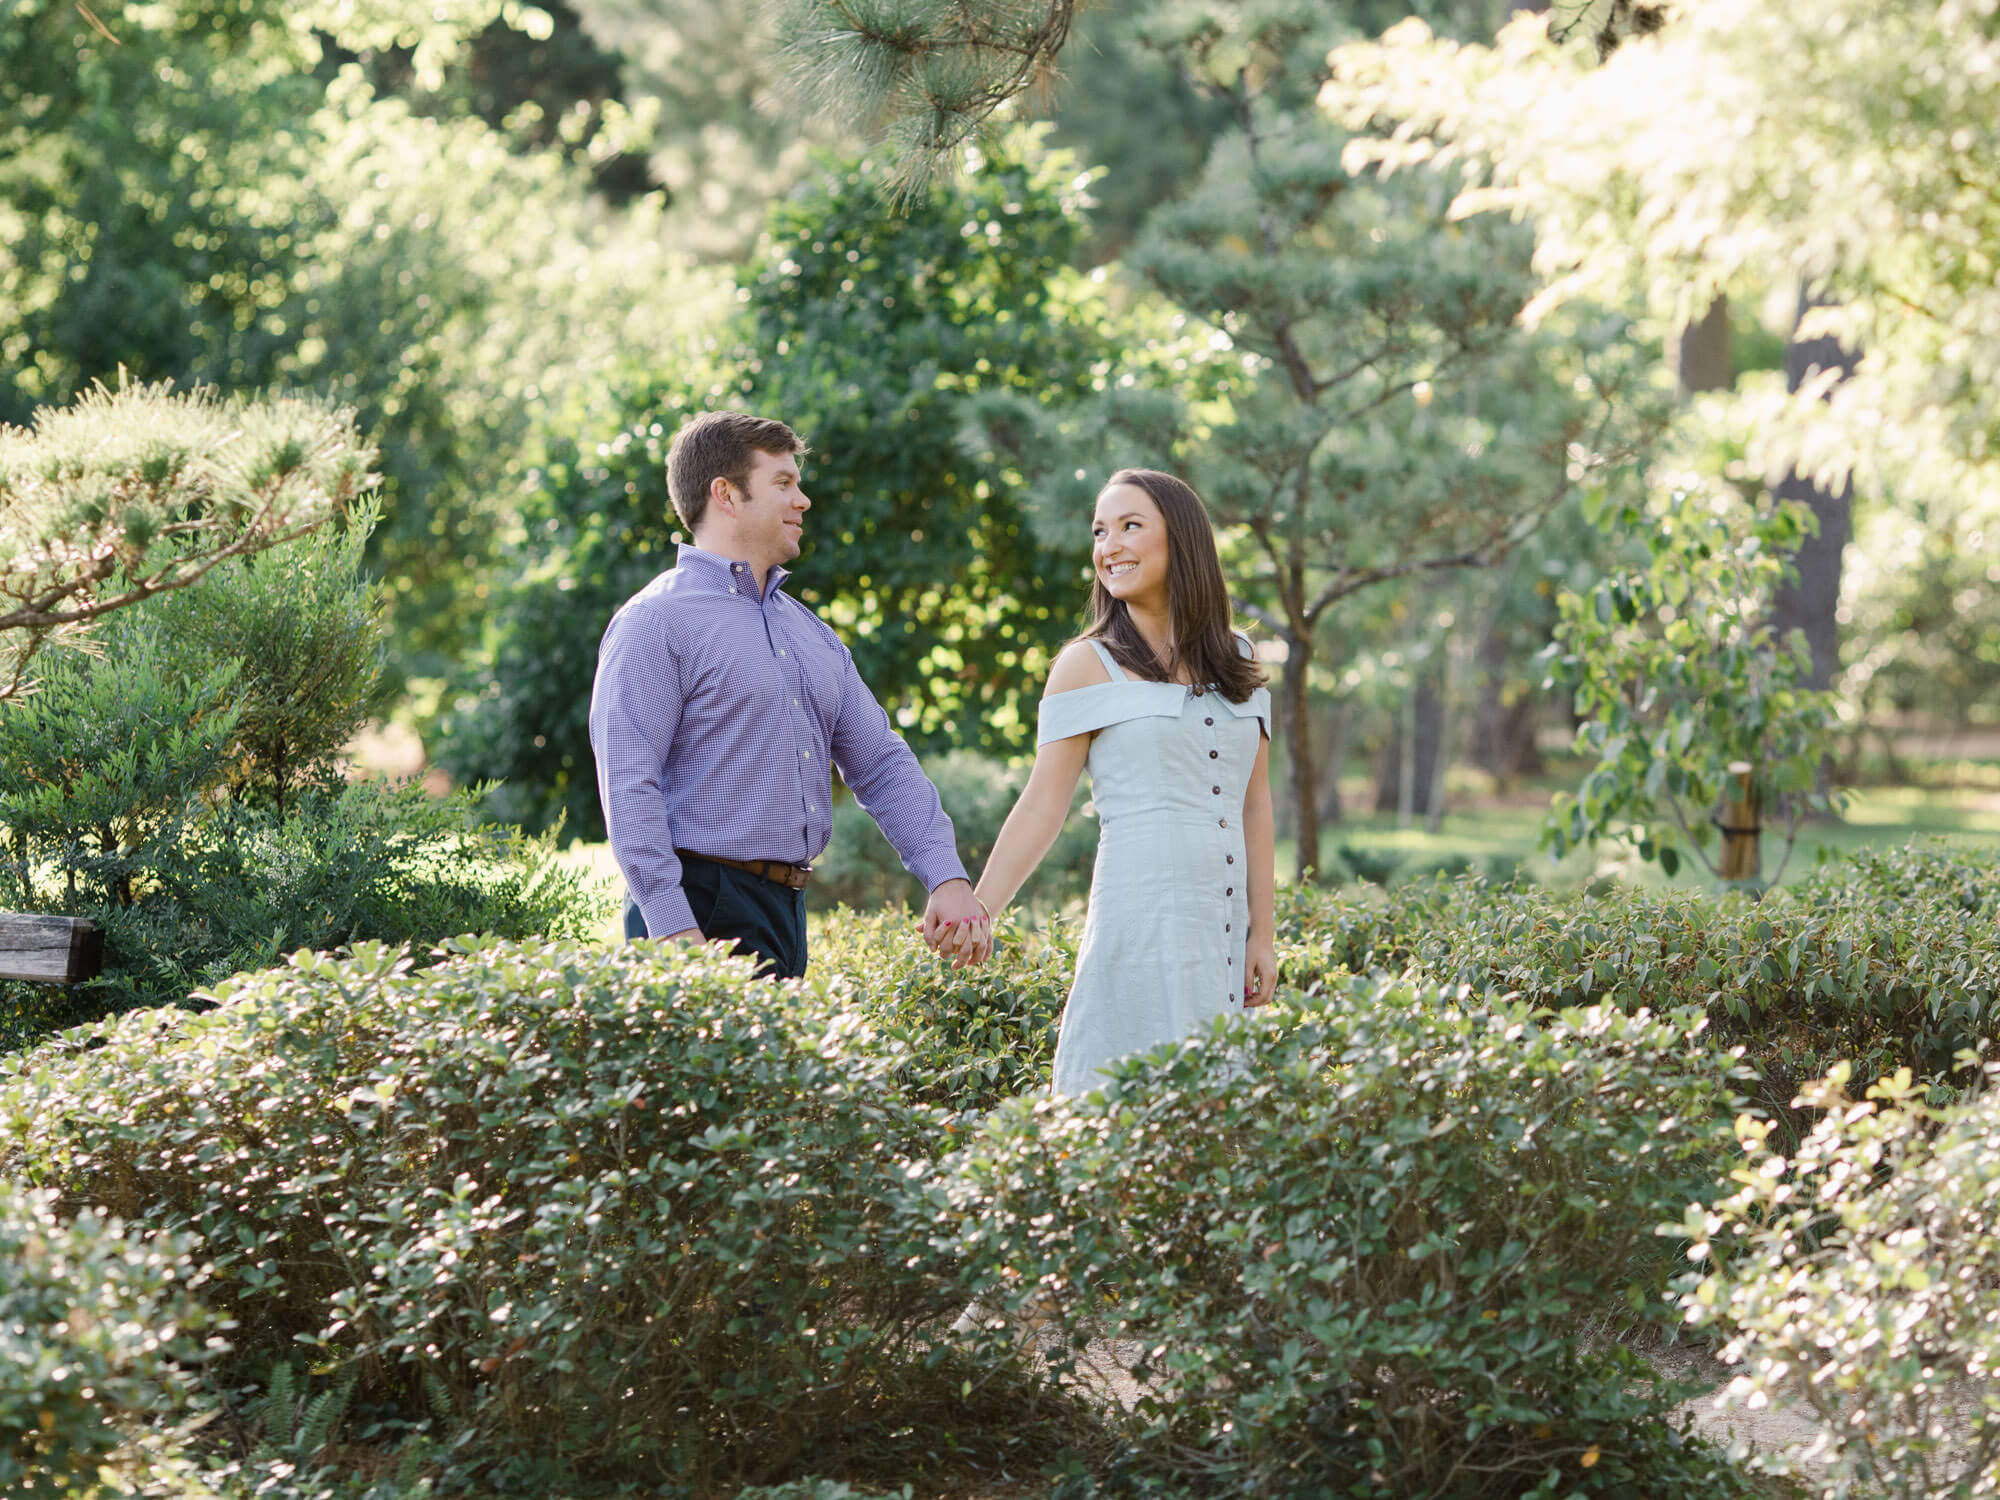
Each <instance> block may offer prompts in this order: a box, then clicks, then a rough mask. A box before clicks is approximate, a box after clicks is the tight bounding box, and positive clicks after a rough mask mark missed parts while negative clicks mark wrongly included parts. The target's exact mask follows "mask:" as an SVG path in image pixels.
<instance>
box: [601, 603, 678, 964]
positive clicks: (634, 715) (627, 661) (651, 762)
mask: <svg viewBox="0 0 2000 1500" xmlns="http://www.w3.org/2000/svg"><path fill="white" fill-rule="evenodd" d="M680 719H681V681H680V670H679V667H678V664H677V663H676V662H675V661H674V657H673V652H672V650H671V648H669V646H668V645H667V643H666V641H665V640H664V639H662V638H661V635H660V632H659V629H658V626H657V624H656V623H655V622H653V621H649V620H646V619H644V618H643V617H641V616H635V615H633V614H631V613H626V614H621V615H619V616H617V617H616V618H615V619H613V620H612V622H611V627H610V629H608V630H607V631H605V633H604V644H603V646H602V647H601V648H599V650H598V654H597V678H596V681H595V682H594V683H593V684H592V685H591V690H590V747H591V750H592V752H593V753H594V754H595V756H596V758H597V800H598V803H599V805H601V806H602V807H603V809H604V827H605V831H606V833H607V834H608V836H609V837H610V840H611V852H612V854H613V855H614V856H616V858H617V860H618V868H619V869H620V870H621V871H623V872H624V875H625V884H626V886H627V888H628V889H629V890H630V891H631V892H632V898H633V900H635V901H637V902H638V903H639V910H640V912H641V913H642V914H643V915H644V916H645V919H646V931H647V932H648V933H650V934H652V935H653V936H654V937H675V938H680V939H684V940H693V941H699V940H700V938H701V932H700V930H699V929H698V928H697V927H696V925H695V920H694V909H693V908H692V907H690V906H689V905H688V899H687V894H686V893H685V892H684V891H683V890H682V889H681V861H680V856H679V855H677V854H675V853H674V834H673V828H672V826H671V825H670V824H669V822H668V820H667V802H666V796H665V791H666V781H665V778H666V771H667V752H668V751H669V750H670V749H671V748H672V747H673V742H674V734H675V731H676V730H678V729H679V727H680Z"/></svg>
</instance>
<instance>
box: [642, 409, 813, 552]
mask: <svg viewBox="0 0 2000 1500" xmlns="http://www.w3.org/2000/svg"><path fill="white" fill-rule="evenodd" d="M805 451H806V445H805V443H804V442H802V441H801V440H800V438H799V435H798V434H797V433H796V432H794V431H792V429H791V428H789V427H787V426H786V425H785V424H784V423H783V422H774V421H772V420H771V419H770V418H769V417H753V416H751V415H750V413H748V412H747V411H705V412H703V413H702V414H701V415H700V416H698V417H694V418H691V419H690V420H689V421H688V423H687V424H686V425H685V426H684V427H682V428H681V430H680V431H679V432H677V433H675V434H674V441H673V445H672V446H671V447H670V448H668V449H667V493H668V494H669V495H671V496H672V497H673V501H674V513H675V514H676V515H678V516H679V517H680V518H681V522H682V524H684V525H685V526H686V527H687V529H688V530H689V531H690V532H692V531H693V530H694V529H695V528H696V527H697V526H699V525H701V518H702V517H703V516H704V515H706V514H707V513H708V491H709V486H711V485H712V484H714V482H715V481H716V480H717V479H726V480H728V481H729V482H730V483H731V484H733V485H735V486H736V487H737V488H738V489H739V490H740V489H742V488H743V487H744V486H745V485H747V484H748V483H749V482H750V465H751V464H752V463H753V462H754V461H755V459H756V455H757V454H759V453H769V454H771V455H772V456H773V457H782V456H784V455H785V454H787V453H801V454H802V453H804V452H805Z"/></svg>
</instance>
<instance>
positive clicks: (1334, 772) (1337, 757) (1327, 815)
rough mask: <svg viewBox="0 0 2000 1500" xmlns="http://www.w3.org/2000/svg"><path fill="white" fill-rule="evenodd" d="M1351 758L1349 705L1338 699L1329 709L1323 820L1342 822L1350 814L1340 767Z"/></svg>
mask: <svg viewBox="0 0 2000 1500" xmlns="http://www.w3.org/2000/svg"><path fill="white" fill-rule="evenodd" d="M1346 762H1347V705H1346V704H1345V703H1334V704H1332V705H1331V706H1330V707H1329V708H1328V709H1327V713H1326V769H1325V771H1324V772H1322V773H1321V775H1320V783H1319V820H1320V822H1322V823H1338V822H1341V821H1342V820H1343V819H1344V818H1345V817H1346V816H1347V809H1346V808H1345V807H1343V806H1342V805H1341V801H1340V768H1341V767H1342V766H1343V765H1345V764H1346Z"/></svg>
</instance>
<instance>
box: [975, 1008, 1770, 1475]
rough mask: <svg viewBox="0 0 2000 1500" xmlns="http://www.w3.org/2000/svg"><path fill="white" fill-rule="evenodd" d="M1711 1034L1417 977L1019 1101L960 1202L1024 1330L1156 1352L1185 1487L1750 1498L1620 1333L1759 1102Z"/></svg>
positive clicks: (1170, 1451) (1151, 1421)
mask: <svg viewBox="0 0 2000 1500" xmlns="http://www.w3.org/2000/svg"><path fill="white" fill-rule="evenodd" d="M1695 1030H1696V1028H1695V1027H1692V1026H1689V1025H1687V1024H1683V1023H1679V1022H1674V1021H1668V1020H1663V1019H1660V1018H1658V1017H1656V1016H1652V1015H1647V1014H1640V1015H1634V1016H1627V1015H1625V1014H1623V1013H1622V1012H1620V1011H1618V1010H1616V1009H1614V1008H1611V1007H1593V1008H1591V1009H1589V1010H1584V1011H1571V1012H1566V1013H1564V1014H1563V1015H1561V1016H1558V1017H1551V1016H1546V1015H1538V1014H1537V1013H1535V1012H1534V1011H1533V1010H1532V1009H1531V1008H1530V1007H1529V1006H1527V1005H1526V1004H1522V1003H1517V1002H1516V1003H1499V1002H1490V1001H1481V1000H1479V999H1477V998H1475V997H1471V996H1468V995H1466V994H1464V993H1463V992H1459V991H1451V990H1440V989H1437V988H1434V987H1433V988H1423V989H1415V988H1411V987H1408V986H1404V985H1398V984H1395V983H1386V984H1371V983H1367V982H1360V983H1356V984H1354V985H1352V986H1344V987H1342V988H1341V990H1340V991H1339V992H1338V993H1337V994H1334V995H1331V996H1327V997H1324V998H1322V999H1321V1000H1319V1001H1318V1002H1316V1003H1314V1004H1311V1005H1309V1006H1307V1007H1306V1008H1305V1009H1304V1010H1303V1011H1302V1012H1300V1013H1298V1014H1294V1015H1290V1016H1284V1015H1280V1016H1279V1017H1278V1018H1276V1019H1274V1020H1263V1019H1257V1018H1248V1019H1245V1018H1225V1019H1224V1020H1223V1021H1222V1022H1221V1023H1220V1024H1219V1026H1218V1028H1217V1031H1216V1033H1215V1035H1214V1036H1213V1037H1212V1038H1202V1039H1198V1040H1196V1041H1192V1042H1188V1043H1185V1044H1182V1045H1180V1046H1177V1047H1171V1048H1164V1049H1162V1050H1160V1051H1158V1052H1155V1053H1153V1054H1151V1055H1150V1056H1147V1057H1144V1058H1136V1059H1131V1060H1128V1061H1126V1062H1123V1063H1121V1064H1118V1065H1116V1066H1115V1068H1114V1069H1113V1070H1112V1072H1113V1074H1114V1078H1113V1081H1111V1082H1109V1083H1108V1084H1107V1086H1106V1088H1105V1089H1104V1090H1103V1091H1101V1092H1100V1093H1097V1094H1093V1095H1090V1096H1088V1097H1085V1098H1082V1099H1061V1098H1046V1097H1045V1098H1039V1099H1020V1100H1015V1101H1013V1102H1012V1103H1010V1104H1008V1105H1005V1106H1003V1107H1002V1108H1000V1109H998V1110H996V1111H994V1112H993V1113H992V1114H991V1115H990V1116H988V1118H987V1119H986V1121H985V1122H984V1123H983V1124H982V1125H981V1126H980V1128H979V1129H978V1130H977V1132H976V1133H975V1135H974V1136H973V1138H972V1140H971V1142H970V1143H969V1145H968V1146H967V1148H966V1149H965V1150H964V1151H963V1152H962V1153H960V1154H958V1155H956V1156H954V1157H953V1158H951V1159H950V1160H948V1161H947V1162H946V1164H945V1165H946V1169H947V1179H946V1182H945V1183H944V1185H943V1186H942V1188H941V1189H940V1191H941V1192H942V1193H943V1194H944V1195H945V1197H946V1199H947V1200H948V1211H949V1213H950V1214H951V1215H953V1216H955V1219H956V1223H957V1229H956V1234H955V1236H954V1237H953V1239H952V1240H951V1241H950V1242H949V1243H950V1249H951V1250H952V1251H953V1252H954V1253H956V1254H958V1255H961V1256H963V1257H964V1258H965V1260H966V1262H967V1267H968V1274H969V1276H970V1278H971V1280H972V1284H973V1286H974V1289H975V1290H976V1291H977V1293H978V1295H979V1298H980V1300H981V1304H982V1306H984V1307H985V1308H986V1309H988V1311H989V1313H991V1314H994V1315H996V1316H995V1318H994V1322H995V1327H996V1332H995V1334H994V1335H993V1337H994V1338H996V1339H997V1340H1000V1341H1004V1340H1005V1339H1007V1338H1009V1337H1012V1336H1013V1332H1012V1328H1010V1327H1009V1324H1010V1323H1011V1324H1012V1325H1013V1327H1014V1328H1018V1327H1024V1326H1038V1327H1039V1328H1040V1330H1041V1333H1042V1335H1043V1336H1044V1337H1048V1336H1050V1335H1055V1336H1057V1337H1058V1338H1059V1340H1060V1344H1059V1350H1060V1351H1061V1352H1058V1353H1057V1354H1056V1355H1055V1356H1054V1357H1055V1358H1056V1359H1057V1361H1058V1364H1059V1366H1060V1367H1062V1368H1063V1370H1064V1372H1065V1374H1066V1375H1068V1376H1069V1377H1070V1378H1074V1371H1073V1366H1072V1365H1071V1363H1070V1362H1071V1361H1072V1360H1074V1358H1075V1357H1076V1355H1077V1354H1078V1352H1079V1351H1083V1350H1085V1349H1086V1348H1087V1347H1088V1346H1089V1345H1090V1344H1091V1343H1092V1341H1094V1340H1096V1339H1099V1338H1111V1339H1122V1340H1131V1341H1135V1346H1136V1347H1137V1348H1139V1349H1142V1350H1143V1351H1145V1352H1144V1354H1143V1357H1142V1358H1141V1360H1140V1363H1139V1365H1138V1367H1137V1369H1136V1370H1135V1371H1134V1374H1135V1376H1136V1378H1137V1380H1138V1383H1139V1392H1140V1395H1139V1399H1138V1403H1137V1407H1136V1409H1135V1411H1134V1412H1133V1413H1132V1420H1131V1425H1130V1434H1129V1438H1130V1446H1129V1448H1128V1450H1127V1455H1126V1459H1125V1463H1124V1465H1123V1469H1122V1474H1123V1481H1124V1487H1125V1488H1126V1489H1129V1490H1132V1491H1144V1492H1148V1493H1160V1494H1173V1495H1225V1494H1226V1495H1255V1496H1273V1497H1276V1496H1304V1495H1312V1496H1334V1495H1350V1494H1357V1495H1358V1494H1382V1495H1396V1496H1399V1497H1412V1500H1414V1497H1422V1496H1434V1497H1447V1496H1450V1497H1457V1496H1464V1497H1472V1496H1480V1497H1501V1496H1516V1495H1537V1496H1544V1495H1547V1496H1553V1495H1557V1494H1562V1495H1578V1496H1581V1495H1605V1496H1611V1495H1619V1496H1624V1495H1631V1494H1645V1495H1647V1496H1649V1497H1665V1496H1684V1497H1687V1500H1695V1497H1697V1496H1699V1497H1701V1500H1714V1497H1718V1496H1727V1495H1732V1494H1738V1493H1742V1492H1743V1491H1742V1487H1741V1486H1740V1484H1739V1483H1737V1481H1735V1480H1734V1479H1733V1478H1732V1477H1731V1474H1730V1471H1729V1470H1728V1467H1727V1465H1726V1463H1725V1462H1724V1461H1723V1460H1722V1459H1721V1458H1720V1457H1719V1456H1718V1455H1716V1454H1715V1453H1714V1452H1713V1451H1712V1450H1709V1449H1706V1448H1704V1447H1702V1446H1701V1445H1699V1444H1696V1443H1693V1442H1691V1441H1684V1440H1683V1439H1682V1438H1681V1437H1680V1436H1679V1435H1678V1434H1676V1433H1674V1432H1672V1431H1671V1430H1670V1429H1669V1427H1668V1425H1667V1422H1666V1413H1667V1411H1668V1409H1669V1408H1670V1407H1671V1405H1672V1404H1673V1403H1674V1401H1676V1400H1677V1399H1679V1398H1680V1397H1681V1396H1684V1395H1685V1394H1687V1392H1685V1391H1680V1390H1674V1389H1667V1388H1662V1387H1661V1386H1660V1385H1659V1384H1658V1383H1657V1382H1656V1381H1654V1380H1653V1379H1652V1378H1651V1372H1650V1371H1649V1370H1648V1369H1647V1368H1646V1367H1645V1366H1644V1365H1643V1363H1642V1362H1641V1361H1640V1360H1639V1359H1638V1358H1637V1356H1636V1355H1634V1354H1632V1353H1631V1351H1630V1350H1629V1349H1627V1348H1625V1347H1623V1346H1621V1345H1619V1344H1616V1343H1597V1344H1587V1343H1586V1342H1585V1341H1584V1339H1583V1338H1582V1337H1580V1330H1581V1328H1582V1325H1583V1323H1584V1320H1585V1319H1586V1318H1587V1317H1590V1316H1592V1315H1601V1314H1602V1313H1603V1312H1604V1311H1605V1310H1606V1309H1607V1308H1610V1307H1617V1308H1619V1309H1621V1310H1623V1311H1624V1312H1625V1314H1626V1315H1627V1316H1628V1317H1661V1316H1668V1315H1670V1313H1671V1309H1670V1308H1668V1307H1667V1305H1666V1304H1665V1303H1664V1301H1663V1298H1662V1293H1663V1290H1664V1281H1665V1275H1666V1269H1667V1268H1666V1266H1665V1264H1664V1261H1663V1257H1661V1256H1660V1255H1658V1254H1657V1253H1654V1252H1652V1251H1651V1250H1650V1248H1649V1241H1650V1236H1651V1229H1652V1225H1653V1224H1654V1223H1655V1222H1656V1221H1657V1220H1658V1219H1659V1218H1660V1217H1661V1216H1662V1215H1664V1214H1671V1213H1678V1211H1679V1209H1680V1207H1681V1205H1682V1204H1684V1203H1686V1202H1687V1201H1688V1199H1689V1197H1690V1196H1695V1195H1699V1194H1700V1193H1701V1191H1702V1190H1703V1187H1704V1184H1705V1183H1706V1182H1707V1180H1708V1176H1709V1173H1708V1164H1709V1162H1710V1161H1711V1159H1712V1155H1713V1153H1714V1152H1715V1151H1716V1150H1717V1148H1718V1145H1719V1144H1720V1143H1721V1142H1722V1141H1724V1140H1726V1137H1725V1136H1723V1134H1722V1126H1721V1123H1720V1121H1721V1116H1722V1113H1723V1112H1724V1110H1725V1109H1726V1107H1727V1104H1728V1094H1727V1091H1726V1088H1725V1087H1724V1086H1723V1085H1722V1083H1721V1081H1720V1079H1719V1075H1720V1074H1721V1073H1722V1072H1723V1071H1724V1070H1723V1069H1719V1068H1718V1067H1717V1064H1716V1058H1715V1056H1714V1054H1713V1053H1712V1052H1711V1051H1710V1050H1709V1049H1708V1048H1707V1047H1706V1046H1705V1045H1704V1044H1703V1043H1702V1042H1701V1041H1699V1040H1698V1039H1697V1037H1696V1034H1695Z"/></svg>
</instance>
